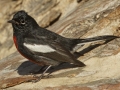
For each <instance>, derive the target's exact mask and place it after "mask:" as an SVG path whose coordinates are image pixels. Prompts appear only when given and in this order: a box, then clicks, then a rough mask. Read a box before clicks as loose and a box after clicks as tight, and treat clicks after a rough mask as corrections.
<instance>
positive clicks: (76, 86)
mask: <svg viewBox="0 0 120 90" xmlns="http://www.w3.org/2000/svg"><path fill="white" fill-rule="evenodd" d="M77 1H79V0H35V1H34V0H13V1H11V0H8V1H6V0H3V1H0V4H1V5H0V7H1V8H2V9H1V13H0V19H1V21H0V38H2V39H1V40H0V58H3V57H6V56H7V55H9V54H11V53H13V52H15V51H16V49H15V47H14V44H13V42H12V27H11V25H9V24H7V20H9V19H11V18H12V16H13V13H14V12H16V11H18V10H20V9H24V10H26V11H27V12H28V13H29V14H30V15H32V16H33V17H34V18H35V19H36V20H37V22H38V23H39V25H41V26H42V27H47V28H48V29H49V30H52V31H54V32H56V33H59V34H61V35H63V36H65V37H71V38H87V37H94V36H100V35H115V36H119V34H120V1H119V0H99V1H96V0H83V1H82V0H80V1H79V3H77ZM6 2H7V3H6ZM3 6H6V7H3ZM49 25H50V26H49ZM48 26H49V27H48ZM91 46H92V45H91V44H88V45H85V46H84V47H83V48H81V50H82V51H81V52H82V54H83V56H81V57H79V60H81V61H82V62H84V63H85V64H86V67H83V68H78V67H74V66H73V65H70V64H63V65H61V66H58V67H55V70H54V72H53V73H52V74H51V75H52V76H50V77H49V78H44V79H42V80H41V81H39V82H37V83H31V82H29V80H34V79H35V78H34V77H32V75H31V72H35V71H39V69H40V68H41V66H38V65H35V64H33V63H31V62H29V61H28V60H27V59H25V58H24V57H22V56H21V55H20V54H19V53H18V52H15V53H13V54H11V55H10V56H8V57H6V58H4V59H2V60H0V88H8V90H14V89H15V90H16V89H18V90H19V89H21V90H24V89H25V90H26V89H28V90H29V89H34V90H39V89H41V90H56V89H60V90H61V89H63V90H64V89H65V90H104V89H106V90H119V88H120V83H119V82H120V79H119V78H120V69H119V67H120V39H119V38H118V39H115V40H112V41H110V42H108V43H105V44H101V45H99V46H98V47H96V48H93V49H91V48H90V47H91ZM86 47H89V49H88V51H87V52H84V48H86ZM52 70H53V69H50V70H49V71H52ZM40 73H41V72H39V73H38V74H36V75H40Z"/></svg>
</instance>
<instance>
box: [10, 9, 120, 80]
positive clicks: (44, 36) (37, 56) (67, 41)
mask: <svg viewBox="0 0 120 90" xmlns="http://www.w3.org/2000/svg"><path fill="white" fill-rule="evenodd" d="M8 23H11V24H12V27H13V41H14V43H15V46H16V48H17V50H18V52H19V53H20V54H21V55H22V56H24V57H25V58H27V59H28V60H30V61H32V62H33V63H36V64H38V65H41V66H46V65H47V66H48V67H47V69H46V70H45V71H44V72H43V73H42V75H41V76H40V78H39V79H38V81H39V80H40V79H41V78H42V76H43V75H44V74H45V73H46V72H47V71H48V70H49V69H50V68H51V67H52V66H57V65H59V64H61V63H64V62H67V63H72V64H74V65H77V66H78V67H84V66H86V65H85V64H84V63H83V62H81V61H79V60H77V58H76V57H75V56H74V53H75V52H76V50H77V49H78V48H80V47H81V46H83V45H84V44H85V43H88V42H95V41H101V40H103V41H105V40H109V39H114V38H118V37H117V36H113V35H105V36H98V37H93V38H86V39H73V38H67V37H63V36H61V35H59V34H57V33H55V32H52V31H50V30H48V29H45V28H42V27H40V26H39V25H38V23H37V22H36V20H35V19H34V18H33V17H31V16H30V15H29V14H28V13H27V12H26V11H24V10H20V11H18V12H16V13H15V14H14V15H13V18H12V20H9V21H8Z"/></svg>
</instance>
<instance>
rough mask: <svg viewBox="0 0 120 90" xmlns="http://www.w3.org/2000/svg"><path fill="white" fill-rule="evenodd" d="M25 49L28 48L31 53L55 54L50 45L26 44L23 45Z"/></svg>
mask: <svg viewBox="0 0 120 90" xmlns="http://www.w3.org/2000/svg"><path fill="white" fill-rule="evenodd" d="M23 45H24V46H25V47H27V48H28V49H30V50H31V51H35V52H41V53H50V52H54V51H55V49H53V48H51V47H50V46H48V45H37V44H32V45H31V44H27V43H24V44H23Z"/></svg>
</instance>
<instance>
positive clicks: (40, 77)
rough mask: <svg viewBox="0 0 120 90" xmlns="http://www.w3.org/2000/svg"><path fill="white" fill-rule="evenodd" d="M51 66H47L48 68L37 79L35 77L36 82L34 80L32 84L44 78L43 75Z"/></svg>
mask: <svg viewBox="0 0 120 90" xmlns="http://www.w3.org/2000/svg"><path fill="white" fill-rule="evenodd" d="M51 66H52V65H49V66H48V67H47V68H46V69H45V71H44V72H43V73H42V74H41V75H40V76H39V77H37V80H34V81H33V82H38V81H40V80H41V79H42V77H43V76H44V74H45V73H46V72H47V71H48V70H49V69H50V67H51Z"/></svg>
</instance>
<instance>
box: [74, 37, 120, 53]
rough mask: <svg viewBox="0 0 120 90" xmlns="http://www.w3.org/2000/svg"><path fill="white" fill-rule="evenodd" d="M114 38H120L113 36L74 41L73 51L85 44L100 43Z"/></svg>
mask: <svg viewBox="0 0 120 90" xmlns="http://www.w3.org/2000/svg"><path fill="white" fill-rule="evenodd" d="M115 38H120V37H118V36H113V35H105V36H97V37H93V38H86V39H76V45H75V46H74V50H73V51H75V50H77V49H78V48H80V47H81V46H83V45H84V44H86V43H94V42H100V41H111V40H113V39H115Z"/></svg>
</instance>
